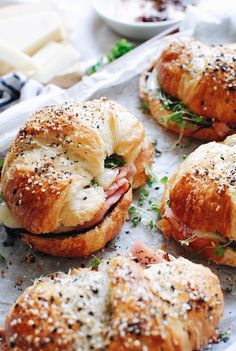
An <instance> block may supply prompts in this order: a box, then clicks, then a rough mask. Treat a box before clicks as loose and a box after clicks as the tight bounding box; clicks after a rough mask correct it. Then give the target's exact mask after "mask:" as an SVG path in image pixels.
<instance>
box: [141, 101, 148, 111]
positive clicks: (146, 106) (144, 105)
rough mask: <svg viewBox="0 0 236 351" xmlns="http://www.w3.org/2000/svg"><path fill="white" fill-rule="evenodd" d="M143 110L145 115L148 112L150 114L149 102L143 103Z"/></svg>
mask: <svg viewBox="0 0 236 351" xmlns="http://www.w3.org/2000/svg"><path fill="white" fill-rule="evenodd" d="M140 108H141V110H142V112H143V113H147V112H149V105H148V102H147V101H143V102H142V103H141V107H140Z"/></svg>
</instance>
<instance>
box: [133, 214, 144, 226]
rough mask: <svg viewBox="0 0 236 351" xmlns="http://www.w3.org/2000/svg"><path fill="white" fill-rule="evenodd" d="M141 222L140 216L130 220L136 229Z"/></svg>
mask: <svg viewBox="0 0 236 351" xmlns="http://www.w3.org/2000/svg"><path fill="white" fill-rule="evenodd" d="M141 220H142V217H141V216H134V217H132V218H131V222H132V224H133V225H134V226H135V227H136V226H137V225H138V224H139V223H140V222H141Z"/></svg>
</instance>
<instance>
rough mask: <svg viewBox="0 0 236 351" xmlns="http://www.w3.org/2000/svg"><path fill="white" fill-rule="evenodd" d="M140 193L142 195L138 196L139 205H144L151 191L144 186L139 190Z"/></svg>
mask: <svg viewBox="0 0 236 351" xmlns="http://www.w3.org/2000/svg"><path fill="white" fill-rule="evenodd" d="M139 193H140V196H139V198H138V203H139V205H143V204H144V202H145V200H146V199H147V197H148V195H149V192H148V191H147V190H146V189H145V188H142V189H140V190H139Z"/></svg>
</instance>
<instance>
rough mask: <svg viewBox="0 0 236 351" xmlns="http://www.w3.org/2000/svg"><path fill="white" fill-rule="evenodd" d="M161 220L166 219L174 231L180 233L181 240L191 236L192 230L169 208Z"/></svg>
mask: <svg viewBox="0 0 236 351" xmlns="http://www.w3.org/2000/svg"><path fill="white" fill-rule="evenodd" d="M162 218H166V219H168V221H169V222H170V223H171V225H172V227H173V228H174V229H175V231H177V232H179V233H182V238H181V239H187V238H188V237H190V236H191V235H192V234H193V229H191V228H189V227H188V226H187V225H186V224H185V223H183V222H182V221H181V220H180V219H179V218H178V216H177V215H176V214H175V213H174V212H173V211H172V209H171V208H170V207H168V208H167V209H166V210H165V212H164V214H163V216H162Z"/></svg>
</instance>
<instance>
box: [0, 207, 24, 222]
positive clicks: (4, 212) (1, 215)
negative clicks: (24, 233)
mask: <svg viewBox="0 0 236 351" xmlns="http://www.w3.org/2000/svg"><path fill="white" fill-rule="evenodd" d="M0 224H3V225H5V226H6V227H9V228H20V227H21V226H20V224H19V223H18V222H17V219H16V218H15V217H14V215H13V214H12V212H11V211H10V210H9V208H8V206H7V204H6V203H5V202H1V203H0Z"/></svg>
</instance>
